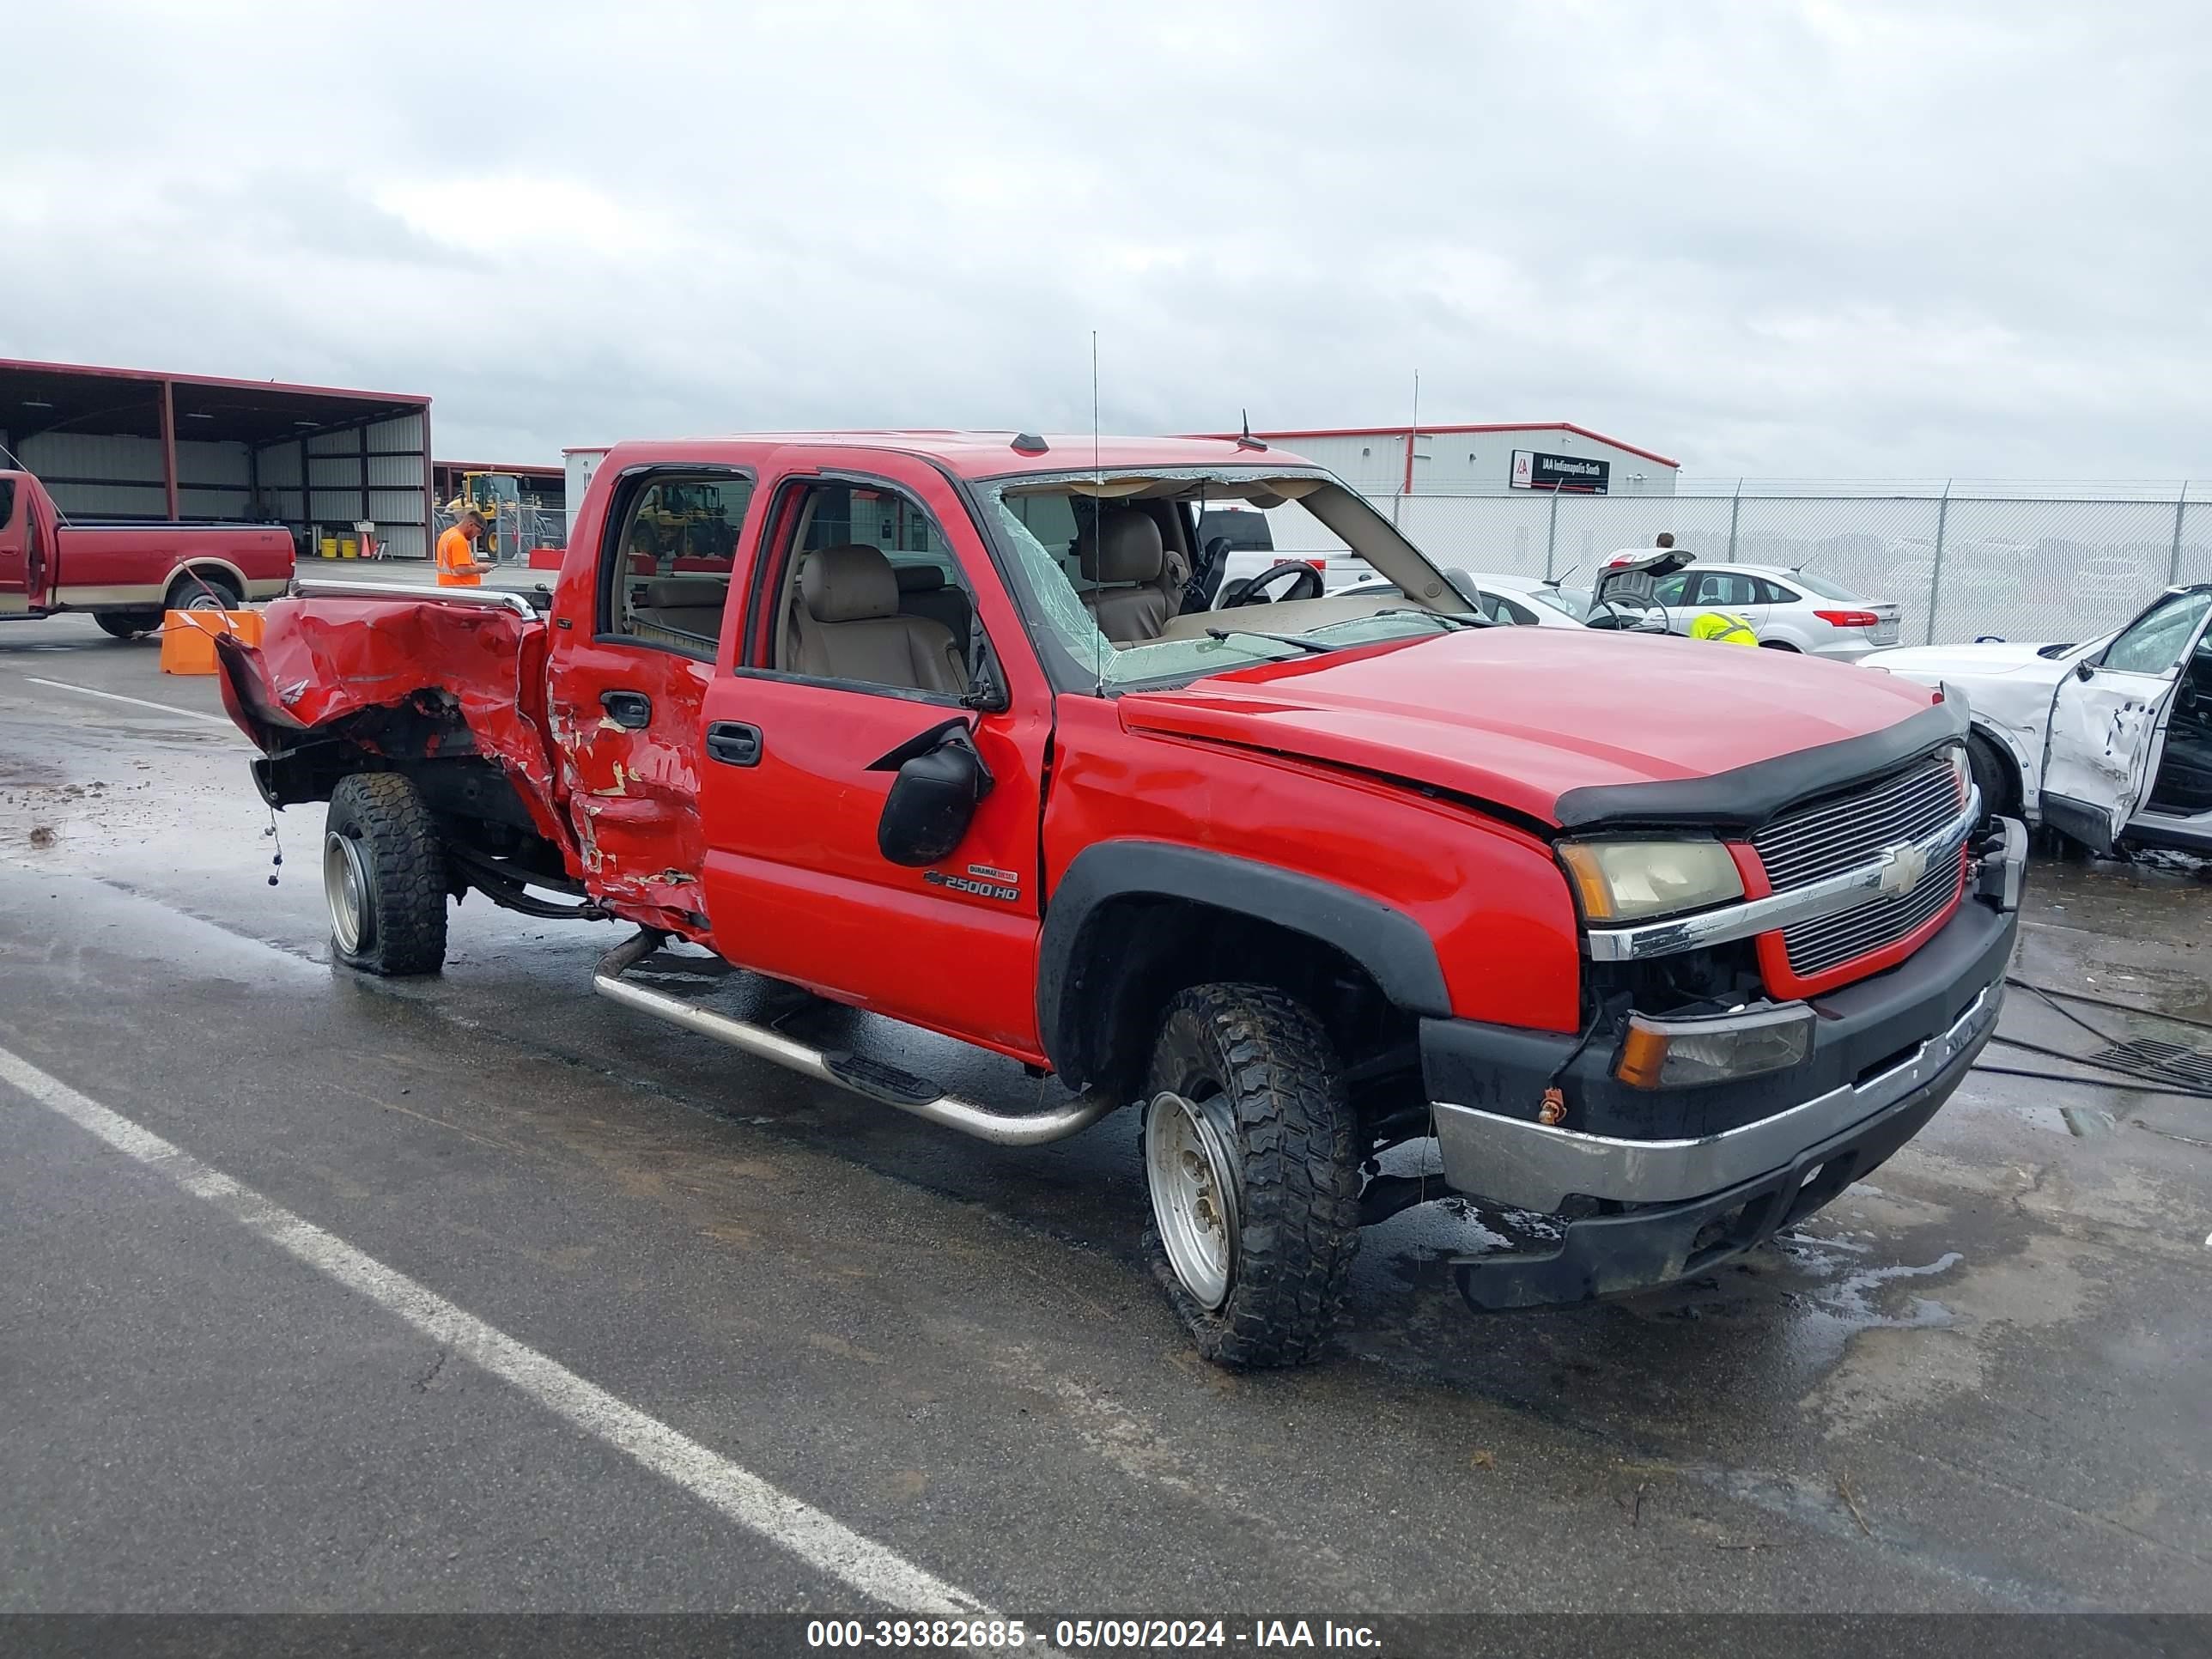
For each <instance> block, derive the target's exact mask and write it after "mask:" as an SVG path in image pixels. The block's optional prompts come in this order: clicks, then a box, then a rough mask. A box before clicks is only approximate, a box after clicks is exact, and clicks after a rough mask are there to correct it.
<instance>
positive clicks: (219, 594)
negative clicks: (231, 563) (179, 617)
mask: <svg viewBox="0 0 2212 1659" xmlns="http://www.w3.org/2000/svg"><path fill="white" fill-rule="evenodd" d="M245 602H246V601H245V596H244V595H243V594H241V593H240V592H239V591H238V589H237V588H236V587H234V586H232V585H231V580H230V578H229V577H228V576H225V575H222V574H219V573H213V572H210V573H207V574H202V573H200V572H197V571H189V570H188V571H186V572H185V574H183V575H181V576H179V577H178V578H177V580H175V581H173V582H172V583H170V584H169V609H170V610H172V611H235V610H237V609H238V607H239V606H240V605H243V604H244V603H245Z"/></svg>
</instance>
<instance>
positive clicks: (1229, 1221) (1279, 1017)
mask: <svg viewBox="0 0 2212 1659" xmlns="http://www.w3.org/2000/svg"><path fill="white" fill-rule="evenodd" d="M1146 1096H1147V1097H1148V1100H1149V1104H1147V1105H1146V1108H1145V1124H1144V1132H1143V1142H1142V1144H1143V1151H1144V1158H1145V1181H1146V1187H1147V1188H1149V1190H1150V1192H1151V1194H1152V1227H1151V1228H1150V1229H1148V1230H1147V1231H1146V1234H1145V1254H1146V1258H1147V1260H1148V1261H1150V1262H1151V1263H1152V1271H1153V1273H1154V1275H1155V1276H1156V1277H1157V1278H1158V1279H1159V1280H1160V1282H1161V1284H1162V1285H1164V1286H1165V1288H1166V1290H1167V1293H1168V1300H1169V1301H1170V1304H1173V1306H1174V1308H1175V1310H1176V1315H1177V1316H1178V1317H1180V1318H1181V1319H1182V1322H1183V1325H1184V1327H1185V1328H1187V1329H1188V1330H1189V1332H1190V1334H1191V1335H1192V1336H1193V1337H1194V1339H1195V1340H1196V1341H1197V1343H1198V1348H1199V1352H1200V1353H1202V1354H1204V1355H1205V1356H1206V1358H1208V1359H1211V1360H1212V1361H1214V1362H1215V1363H1216V1364H1223V1365H1230V1366H1237V1367H1261V1366H1276V1365H1298V1364H1307V1363H1309V1362H1310V1361H1312V1360H1316V1359H1318V1358H1321V1357H1322V1354H1323V1353H1324V1352H1326V1351H1327V1349H1328V1341H1329V1338H1330V1336H1331V1334H1333V1333H1334V1330H1335V1328H1336V1325H1337V1322H1338V1320H1339V1318H1340V1316H1341V1313H1342V1310H1343V1305H1344V1297H1345V1289H1346V1281H1347V1279H1349V1276H1350V1273H1351V1269H1352V1255H1353V1254H1354V1252H1356V1251H1357V1250H1358V1246H1359V1162H1358V1137H1357V1135H1356V1134H1355V1133H1354V1130H1355V1127H1356V1120H1355V1118H1354V1116H1353V1114H1352V1108H1351V1106H1350V1104H1349V1103H1348V1102H1347V1100H1346V1095H1345V1089H1344V1082H1343V1078H1342V1075H1341V1073H1340V1068H1339V1066H1338V1063H1337V1058H1336V1054H1335V1051H1334V1048H1332V1047H1331V1045H1330V1043H1329V1041H1328V1036H1327V1035H1326V1034H1325V1033H1324V1032H1323V1031H1322V1029H1321V1026H1320V1024H1319V1022H1317V1021H1316V1019H1315V1018H1314V1017H1313V1016H1312V1015H1311V1014H1310V1013H1309V1012H1307V1011H1306V1010H1305V1008H1304V1006H1301V1005H1300V1004H1299V1003H1297V1002H1296V1001H1294V1000H1292V999H1291V998H1289V997H1287V996H1285V995H1284V994H1282V993H1281V992H1279V991H1276V990H1273V989H1272V988H1270V987H1266V986H1260V985H1201V986H1198V987H1194V988H1193V989H1190V990H1188V991H1185V992H1183V993H1182V994H1181V995H1180V996H1178V997H1176V1000H1174V1001H1173V1002H1171V1003H1170V1004H1169V1005H1168V1011H1167V1016H1166V1018H1164V1019H1163V1020H1162V1021H1161V1024H1160V1031H1159V1036H1158V1041H1157V1042H1155V1044H1154V1045H1153V1051H1152V1071H1151V1073H1150V1078H1149V1081H1148V1086H1147V1088H1146Z"/></svg>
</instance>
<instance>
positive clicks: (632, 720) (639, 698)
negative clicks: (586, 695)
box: [599, 691, 653, 732]
mask: <svg viewBox="0 0 2212 1659" xmlns="http://www.w3.org/2000/svg"><path fill="white" fill-rule="evenodd" d="M599 707H600V708H604V709H605V710H606V711H607V718H608V719H609V720H612V721H613V722H614V723H615V724H616V725H617V726H620V727H622V729H623V731H625V732H642V731H644V730H645V728H646V727H647V726H650V725H651V724H652V723H653V699H652V698H651V697H648V696H646V695H645V693H644V692H642V691H602V692H600V693H599Z"/></svg>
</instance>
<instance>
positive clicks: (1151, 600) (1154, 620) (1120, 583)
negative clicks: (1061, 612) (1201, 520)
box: [1075, 507, 1168, 645]
mask: <svg viewBox="0 0 2212 1659" xmlns="http://www.w3.org/2000/svg"><path fill="white" fill-rule="evenodd" d="M1075 556H1076V561H1077V565H1078V568H1079V569H1081V571H1082V572H1083V578H1084V580H1085V581H1089V582H1095V583H1097V586H1095V587H1089V588H1085V590H1084V592H1083V603H1084V604H1085V605H1087V606H1088V607H1089V608H1090V611H1091V617H1092V618H1093V620H1095V621H1096V622H1097V624H1098V631H1099V632H1100V633H1102V634H1103V635H1105V636H1106V637H1107V638H1108V639H1109V640H1111V641H1114V643H1115V644H1116V645H1140V644H1142V643H1144V642H1145V641H1147V640H1156V639H1158V638H1159V636H1160V629H1163V628H1165V627H1166V626H1167V623H1168V596H1167V591H1166V590H1165V589H1164V587H1163V586H1161V585H1160V573H1161V570H1162V569H1163V568H1164V565H1165V562H1166V554H1165V552H1164V550H1163V548H1162V547H1161V545H1160V527H1159V526H1158V525H1156V524H1154V523H1153V522H1152V520H1151V518H1150V517H1148V516H1147V515H1146V514H1145V513H1140V512H1139V511H1138V510H1137V509H1136V508H1135V507H1103V508H1101V509H1100V510H1099V513H1098V517H1097V520H1095V521H1093V522H1092V523H1091V524H1088V525H1085V526H1084V527H1083V531H1082V532H1081V533H1080V534H1079V535H1078V536H1077V537H1076V538H1075Z"/></svg>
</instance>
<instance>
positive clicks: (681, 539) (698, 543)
mask: <svg viewBox="0 0 2212 1659" xmlns="http://www.w3.org/2000/svg"><path fill="white" fill-rule="evenodd" d="M752 491H753V486H752V480H750V478H739V477H731V476H730V475H728V474H720V475H717V476H715V477H706V478H698V477H685V478H672V477H671V478H655V479H653V480H652V481H651V482H649V483H646V484H645V485H643V486H642V487H641V488H640V489H637V490H635V492H634V493H633V494H632V495H631V496H630V498H629V501H628V502H627V503H626V505H625V506H624V507H623V511H622V513H621V514H620V520H619V522H618V523H617V526H615V533H614V534H613V535H612V536H611V538H610V539H609V542H608V544H607V546H606V548H605V551H604V552H603V554H602V556H601V558H602V566H601V568H602V580H603V581H604V582H605V584H606V586H605V589H604V590H603V591H604V592H605V600H606V603H605V607H604V611H603V615H604V616H605V631H606V632H607V633H609V634H613V635H627V636H629V637H630V638H632V639H635V640H637V641H640V642H641V643H642V644H647V645H657V646H661V647H665V648H667V649H669V650H671V651H679V652H682V653H684V655H686V656H691V657H696V658H698V659H701V660H702V661H708V662H711V661H712V660H713V659H714V646H715V642H716V641H718V640H719V639H720V637H721V633H722V611H723V608H724V605H726V602H727V600H728V599H729V596H730V572H731V569H732V567H733V566H734V565H735V563H736V560H737V547H738V532H739V531H741V530H742V529H743V528H744V519H745V509H746V507H747V506H748V505H750V501H751V499H752Z"/></svg>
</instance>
